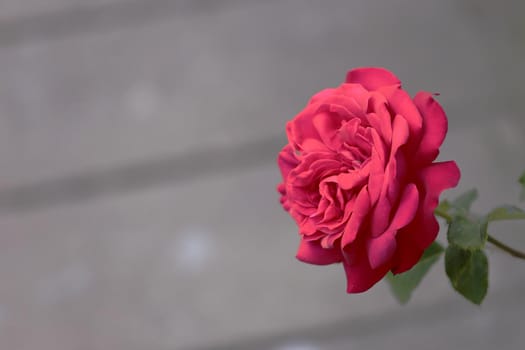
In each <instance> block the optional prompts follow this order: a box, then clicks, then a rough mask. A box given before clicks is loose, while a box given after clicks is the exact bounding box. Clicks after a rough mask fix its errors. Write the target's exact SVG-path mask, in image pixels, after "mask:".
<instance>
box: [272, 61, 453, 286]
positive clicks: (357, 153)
mask: <svg viewBox="0 0 525 350" xmlns="http://www.w3.org/2000/svg"><path fill="white" fill-rule="evenodd" d="M286 133H287V136H288V142H289V143H288V144H287V145H286V146H285V147H284V148H283V149H282V151H281V152H280V153H279V156H278V164H279V168H280V170H281V174H282V178H283V182H282V183H281V184H279V186H278V190H279V192H280V193H281V195H282V196H281V203H282V205H283V207H284V209H285V210H287V211H288V212H289V213H290V215H291V216H292V218H293V219H294V220H295V221H296V223H297V225H298V226H299V235H300V244H299V249H298V252H297V258H298V259H299V260H301V261H304V262H306V263H310V264H316V265H327V264H333V263H343V266H344V269H345V272H346V278H347V291H348V293H358V292H363V291H366V290H368V289H369V288H370V287H372V286H373V285H374V284H375V283H377V282H378V281H379V280H381V279H382V278H383V277H384V276H385V274H386V273H387V272H388V271H392V272H393V273H394V274H398V273H401V272H404V271H407V270H409V269H410V268H411V267H412V266H414V265H415V264H416V263H417V262H418V261H419V259H420V258H421V255H422V254H423V252H424V250H425V249H426V248H427V247H428V246H429V245H430V244H431V243H432V242H433V241H434V240H435V239H436V236H437V234H438V231H439V224H438V222H437V221H436V218H435V216H434V209H435V208H436V206H437V205H438V202H439V195H440V193H441V192H442V191H443V190H445V189H447V188H451V187H455V186H456V185H457V183H458V181H459V178H460V172H459V169H458V167H457V166H456V163H455V162H453V161H448V162H439V163H437V162H434V160H435V159H436V157H437V156H438V153H439V146H440V145H441V143H442V142H443V140H444V138H445V134H446V133H447V118H446V115H445V112H444V111H443V109H442V108H441V106H440V105H439V104H438V103H437V102H436V101H435V100H434V98H433V97H432V95H431V94H430V93H428V92H419V93H418V94H417V95H416V96H415V97H414V98H413V99H412V98H411V97H410V96H409V95H408V94H407V93H406V92H405V91H404V90H403V89H402V88H401V82H400V81H399V79H398V78H397V77H396V76H395V75H394V74H392V73H391V72H390V71H388V70H386V69H384V68H357V69H354V70H351V71H350V72H348V74H347V76H346V81H345V82H344V83H343V84H341V85H340V86H339V87H337V88H329V89H325V90H322V91H320V92H319V93H317V94H315V95H314V96H313V97H312V98H311V99H310V101H309V102H308V104H307V106H306V107H305V108H304V110H303V111H301V112H300V113H299V114H298V115H297V116H295V118H293V119H292V120H291V121H289V122H288V123H287V125H286Z"/></svg>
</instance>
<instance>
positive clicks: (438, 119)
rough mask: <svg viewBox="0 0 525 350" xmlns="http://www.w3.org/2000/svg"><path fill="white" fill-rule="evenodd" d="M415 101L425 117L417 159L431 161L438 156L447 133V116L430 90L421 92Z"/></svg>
mask: <svg viewBox="0 0 525 350" xmlns="http://www.w3.org/2000/svg"><path fill="white" fill-rule="evenodd" d="M414 103H415V105H416V107H417V108H418V109H419V112H420V113H421V115H422V117H423V132H422V138H421V143H420V144H419V147H418V150H417V153H416V155H415V159H416V161H418V162H419V163H420V164H425V163H430V162H432V161H433V160H434V159H436V157H437V156H438V154H439V146H441V144H442V143H443V140H444V139H445V136H446V134H447V130H448V121H447V117H446V115H445V111H443V108H441V106H440V105H439V103H438V102H436V100H434V98H433V97H432V95H431V94H429V93H428V92H423V91H422V92H419V93H418V94H417V95H416V97H414Z"/></svg>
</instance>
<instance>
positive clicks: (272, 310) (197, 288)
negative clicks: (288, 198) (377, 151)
mask: <svg viewBox="0 0 525 350" xmlns="http://www.w3.org/2000/svg"><path fill="white" fill-rule="evenodd" d="M501 4H502V5H501V6H495V5H494V4H492V3H491V2H489V1H486V2H484V1H470V0H469V1H462V2H458V1H452V0H450V1H430V0H424V1H415V0H395V1H388V2H387V1H365V0H360V1H352V2H348V1H343V0H340V1H324V2H320V1H317V2H314V1H301V0H285V1H268V2H255V1H233V0H232V1H215V2H213V3H212V2H211V1H210V2H207V1H196V2H191V1H172V2H170V1H161V0H154V1H151V2H147V1H144V2H140V1H135V0H114V1H111V0H105V1H102V0H101V1H90V2H87V1H83V2H82V3H81V2H79V1H58V0H56V1H52V0H48V1H38V2H37V1H30V0H26V1H15V0H13V1H3V2H2V3H1V4H0V13H1V15H0V29H2V30H1V34H0V76H1V77H2V84H0V169H1V171H0V239H1V240H2V244H1V245H0V280H2V281H4V282H3V283H2V284H0V348H2V349H3V348H6V349H13V350H18V349H42V350H47V349H53V350H55V349H126V350H127V349H159V350H160V349H218V348H221V349H276V350H277V349H281V350H284V349H288V350H290V349H302V350H306V349H334V350H335V349H348V348H351V349H382V348H386V347H387V346H388V348H391V349H397V348H400V349H406V348H411V347H415V346H423V344H426V345H425V348H429V349H438V348H451V349H456V348H458V349H459V348H461V349H471V348H472V349H473V348H478V349H493V348H495V347H500V348H504V349H520V348H521V346H520V344H523V343H524V342H525V336H524V335H523V330H524V326H523V322H522V320H521V319H522V315H523V312H525V306H523V300H522V297H521V296H522V295H523V294H524V292H525V285H524V284H523V281H524V280H525V269H524V268H523V264H520V263H519V262H517V261H514V260H512V259H511V258H510V257H507V256H505V255H503V254H501V253H499V252H497V251H491V252H490V259H491V262H492V265H491V282H492V284H491V289H490V291H489V296H488V298H487V300H486V302H485V304H484V306H483V307H482V308H481V309H478V308H476V307H474V306H471V305H469V304H468V303H467V302H466V301H463V300H461V299H460V298H459V297H458V296H456V295H455V294H454V293H453V292H452V291H451V289H450V287H449V285H448V282H447V280H446V278H445V276H444V272H443V267H442V265H441V264H440V265H438V266H436V267H435V268H434V269H433V270H432V271H431V274H430V275H429V278H428V279H426V280H425V281H424V283H423V285H422V286H421V287H420V289H419V290H418V291H417V292H416V295H415V297H414V299H413V300H412V301H411V304H410V305H409V306H408V307H404V308H403V307H400V306H398V305H397V304H396V302H395V301H394V300H393V299H392V298H391V297H390V295H389V292H388V289H387V288H386V286H385V285H382V284H380V285H378V286H377V287H375V288H373V289H372V290H371V291H370V292H367V293H365V294H361V295H352V296H349V295H346V294H345V292H344V289H345V286H344V277H343V272H342V270H341V268H340V267H338V266H331V267H322V268H320V267H313V266H308V265H305V264H300V263H299V262H296V261H295V260H294V258H293V256H294V253H295V248H296V245H297V237H296V233H295V231H296V229H295V227H294V225H293V223H292V222H291V220H290V219H289V218H288V217H287V216H286V214H285V213H284V212H283V211H282V209H281V208H280V207H279V205H278V196H277V194H276V193H275V190H274V189H275V185H276V183H277V182H278V180H279V177H278V172H277V169H276V165H275V164H274V158H275V155H276V151H277V150H278V149H279V147H280V146H281V145H282V144H284V142H285V141H284V137H283V127H284V123H285V121H286V120H288V119H290V118H291V117H292V116H293V115H294V114H295V113H296V112H297V111H298V110H299V109H300V108H301V107H302V105H303V104H304V103H305V101H306V99H307V98H308V96H309V95H311V94H312V93H313V92H315V91H317V90H319V89H321V88H323V87H326V86H333V85H337V84H338V83H339V82H340V81H341V80H342V78H343V77H344V73H345V72H346V70H347V69H349V68H351V67H354V66H360V65H383V66H386V67H388V68H390V69H392V70H393V71H395V72H396V74H397V75H398V76H399V77H400V78H401V79H402V80H403V81H404V82H405V86H406V87H407V88H408V89H409V91H411V92H415V91H416V90H417V89H426V90H430V91H439V92H441V96H440V97H439V100H440V101H441V102H442V104H443V105H444V106H445V108H446V110H447V112H448V114H449V119H450V129H451V130H450V133H449V136H448V138H447V141H446V144H445V146H444V147H443V152H442V158H443V159H455V160H457V162H458V164H459V165H460V167H461V169H462V173H463V179H462V184H461V185H460V188H459V190H461V189H466V188H469V187H471V186H479V187H480V188H481V189H482V193H481V198H480V203H479V204H477V209H479V210H487V209H489V208H490V207H491V205H493V204H499V203H501V202H508V201H514V200H515V198H516V190H517V187H516V185H515V183H514V180H515V178H516V176H517V174H518V173H519V172H520V171H521V170H522V169H523V167H524V164H523V159H524V158H525V157H524V156H523V149H525V141H524V138H523V134H524V132H525V122H524V117H523V113H522V108H521V107H520V105H521V100H522V98H523V95H524V93H525V90H524V85H523V84H522V82H523V81H524V80H525V69H523V67H522V62H523V59H524V57H525V51H524V47H525V46H524V45H523V41H522V39H523V38H524V35H523V34H524V29H523V28H522V23H521V21H520V15H519V13H523V5H521V4H518V2H513V1H508V2H502V3H501ZM141 8H142V9H145V10H144V11H140V9H141ZM69 29H70V30H69ZM455 192H457V191H455ZM452 193H454V192H451V193H449V195H451V194H452ZM491 230H492V231H493V232H494V233H495V235H497V236H498V237H501V238H502V239H504V240H505V241H507V242H509V243H512V244H515V245H516V246H521V247H524V248H525V238H524V237H525V236H524V235H523V234H522V232H523V231H524V230H523V224H522V225H520V224H517V223H516V224H512V225H508V224H507V225H498V226H496V225H495V226H494V227H493V228H491ZM474 345H475V346H474ZM294 346H295V347H294ZM301 346H302V347H301Z"/></svg>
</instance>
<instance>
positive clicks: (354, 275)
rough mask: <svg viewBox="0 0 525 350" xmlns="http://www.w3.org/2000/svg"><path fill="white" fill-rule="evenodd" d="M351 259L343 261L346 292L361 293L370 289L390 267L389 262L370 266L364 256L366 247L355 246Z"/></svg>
mask: <svg viewBox="0 0 525 350" xmlns="http://www.w3.org/2000/svg"><path fill="white" fill-rule="evenodd" d="M353 250H354V252H355V254H354V255H353V256H352V258H353V259H352V261H351V262H348V261H346V260H344V261H343V266H344V269H345V273H346V291H347V293H361V292H364V291H367V290H368V289H370V288H371V287H372V286H373V285H374V284H376V283H377V282H379V281H380V280H381V279H382V278H383V277H384V276H385V275H386V273H387V272H388V270H389V269H390V266H389V264H384V265H382V266H380V267H378V268H377V269H373V268H372V267H371V266H370V263H369V261H368V258H367V256H366V254H365V253H366V247H365V246H360V247H355V248H354V249H353Z"/></svg>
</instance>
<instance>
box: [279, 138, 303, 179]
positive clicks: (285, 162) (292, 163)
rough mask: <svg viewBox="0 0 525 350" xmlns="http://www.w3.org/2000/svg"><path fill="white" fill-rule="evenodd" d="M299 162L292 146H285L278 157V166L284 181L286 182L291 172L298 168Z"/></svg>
mask: <svg viewBox="0 0 525 350" xmlns="http://www.w3.org/2000/svg"><path fill="white" fill-rule="evenodd" d="M298 163H299V161H298V160H297V158H295V155H294V153H293V150H292V147H291V146H290V145H286V146H284V148H283V149H282V150H281V152H279V156H278V157H277V164H278V165H279V169H280V170H281V175H282V177H283V180H284V181H286V178H287V177H288V174H289V173H290V171H291V170H292V169H293V168H295V167H296V166H297V164H298Z"/></svg>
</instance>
